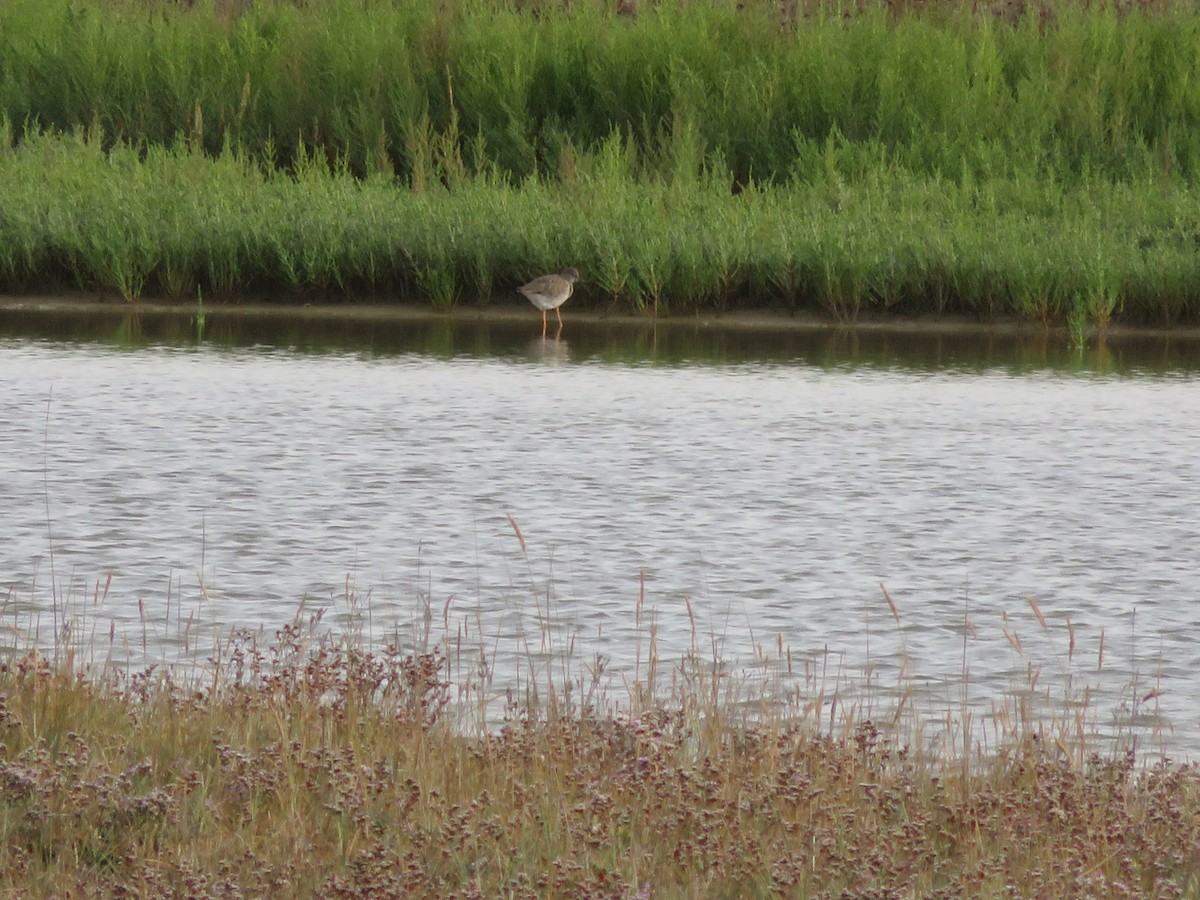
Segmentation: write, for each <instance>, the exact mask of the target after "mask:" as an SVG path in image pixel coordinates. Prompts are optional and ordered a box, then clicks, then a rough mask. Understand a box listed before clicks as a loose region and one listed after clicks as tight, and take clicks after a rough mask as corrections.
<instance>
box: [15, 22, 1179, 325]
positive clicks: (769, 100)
mask: <svg viewBox="0 0 1200 900" xmlns="http://www.w3.org/2000/svg"><path fill="white" fill-rule="evenodd" d="M896 8H897V7H892V9H891V11H890V12H889V11H888V10H887V9H885V7H884V6H883V5H874V4H871V3H863V4H857V5H855V6H854V7H853V8H852V9H851V10H850V12H849V13H848V14H847V13H846V11H845V10H843V9H841V8H838V7H836V6H834V5H831V4H823V3H812V4H799V3H794V2H793V3H768V2H758V3H750V4H740V3H739V4H734V3H733V2H728V3H726V2H716V3H707V4H690V3H688V4H682V3H673V2H671V3H660V4H653V5H643V6H641V7H637V6H633V5H630V4H624V5H622V6H621V9H623V10H625V11H627V12H628V11H633V12H635V13H636V14H635V15H619V14H618V11H617V7H615V6H613V5H611V4H607V3H600V2H583V3H577V4H572V5H570V6H569V7H568V8H565V9H564V8H559V7H557V6H552V5H549V4H529V5H527V6H523V5H521V4H514V3H509V2H504V0H458V2H451V3H443V4H428V3H424V2H407V0H395V2H392V3H388V4H376V3H371V4H363V3H361V2H356V0H320V2H315V3H304V4H294V3H290V2H286V0H264V2H259V3H253V4H249V3H247V4H235V3H224V2H211V3H199V4H195V5H191V6H187V7H184V6H175V5H163V4H160V3H156V2H151V0H129V2H112V0H108V2H106V0H49V2H47V0H13V2H11V3H6V4H4V5H3V6H2V7H0V72H2V73H3V78H0V116H3V122H4V125H3V128H2V131H3V134H2V135H0V138H2V140H0V196H3V197H4V198H5V199H4V203H3V204H2V205H0V290H8V291H31V290H45V289H48V288H54V287H80V288H83V289H85V290H89V291H95V290H98V291H102V292H114V293H116V294H117V295H119V296H122V297H124V298H126V299H129V300H134V299H137V298H138V297H140V296H142V295H143V294H147V293H149V294H157V295H164V296H167V297H171V298H176V299H185V300H194V299H195V297H196V296H197V293H199V294H200V295H201V296H204V297H210V298H211V297H216V298H218V299H226V300H232V299H235V298H237V297H239V296H244V295H246V294H247V293H254V294H261V295H266V294H269V295H271V296H275V297H280V298H291V299H311V298H313V297H320V298H322V299H325V298H333V299H347V300H350V299H364V298H365V299H377V300H378V299H384V300H391V299H395V298H396V297H405V298H410V299H423V300H426V301H432V302H433V303H434V304H436V305H438V306H440V307H443V308H446V307H449V306H451V305H453V304H454V303H456V302H459V301H460V300H461V301H468V302H470V301H477V300H481V299H486V298H488V297H490V296H492V295H494V294H508V293H509V291H510V290H511V288H512V286H513V285H516V284H520V283H522V282H523V281H525V280H527V279H528V278H529V277H530V276H531V275H533V274H537V273H538V272H541V271H547V270H554V269H558V268H561V267H562V266H564V265H567V264H571V265H575V266H577V267H579V268H580V269H581V270H583V272H584V274H585V280H586V284H584V285H583V286H581V291H580V298H579V299H578V300H576V301H572V302H573V303H591V304H593V305H596V306H601V307H603V308H610V309H611V308H617V309H624V310H642V311H648V312H654V313H662V312H689V311H692V310H720V309H728V308H733V307H738V306H756V307H762V306H777V307H781V308H788V309H805V310H819V311H823V312H825V313H828V314H829V315H831V316H832V317H834V318H837V319H840V320H845V321H850V320H854V319H855V318H857V317H858V316H859V315H862V314H878V313H896V312H899V313H903V314H909V315H912V314H942V313H947V312H954V313H963V314H967V315H974V316H978V317H981V318H990V317H993V316H998V315H1011V316H1017V317H1021V318H1024V319H1029V320H1032V321H1037V322H1044V323H1069V324H1071V325H1073V326H1074V327H1075V328H1076V330H1077V331H1080V332H1082V330H1083V329H1085V328H1086V327H1089V326H1096V327H1101V328H1102V327H1104V326H1105V325H1107V324H1108V323H1109V322H1110V321H1112V320H1113V319H1123V320H1126V321H1130V322H1153V323H1156V324H1168V325H1169V324H1175V323H1178V322H1182V321H1188V322H1195V321H1200V289H1198V288H1197V285H1200V277H1197V276H1198V275H1200V272H1197V249H1198V247H1200V202H1198V200H1197V194H1196V188H1195V184H1196V179H1197V177H1198V175H1200V82H1197V81H1196V80H1195V79H1194V78H1193V77H1192V75H1191V73H1193V72H1194V71H1196V70H1197V67H1200V17H1198V16H1197V15H1196V14H1195V11H1194V10H1193V9H1192V8H1191V6H1190V5H1189V4H1182V3H1181V4H1166V3H1164V4H1161V5H1155V6H1148V7H1139V8H1137V9H1123V8H1120V7H1116V6H1107V5H1104V6H1087V5H1083V4H1076V3H1072V2H1062V3H1059V4H1052V5H1044V6H1040V7H1038V8H1036V9H1034V8H1032V7H1030V8H1028V9H1025V8H1024V7H1021V8H1015V7H1011V6H1001V5H994V6H988V5H983V6H980V5H970V6H968V5H962V4H954V3H944V4H932V5H930V6H927V7H925V8H923V9H922V10H910V11H908V12H904V13H902V14H896V12H895V9H896ZM1014 9H1016V12H1015V13H1014ZM1022 10H1024V11H1023V12H1022ZM118 36H119V37H118Z"/></svg>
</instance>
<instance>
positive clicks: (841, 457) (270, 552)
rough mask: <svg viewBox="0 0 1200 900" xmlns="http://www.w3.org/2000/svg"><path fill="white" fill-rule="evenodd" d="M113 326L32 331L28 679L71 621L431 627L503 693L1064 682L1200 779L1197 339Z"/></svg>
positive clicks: (130, 631)
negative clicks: (587, 675) (616, 680)
mask: <svg viewBox="0 0 1200 900" xmlns="http://www.w3.org/2000/svg"><path fill="white" fill-rule="evenodd" d="M95 315H96V320H95V322H92V323H88V322H86V321H82V324H81V320H82V319H83V317H81V316H79V315H74V316H70V317H60V318H58V319H55V318H54V317H53V316H45V315H40V316H30V315H27V314H21V315H15V314H12V313H9V314H8V317H7V318H6V319H3V323H2V324H0V335H7V336H0V386H2V387H3V390H0V421H2V422H3V423H4V428H3V430H2V431H0V496H2V497H3V498H4V503H3V506H2V507H0V533H2V534H3V535H4V539H3V540H2V541H0V578H2V581H0V590H2V591H3V592H4V594H5V595H7V600H6V601H3V600H0V602H3V603H4V609H3V611H2V615H0V645H2V644H3V643H4V642H5V641H8V642H9V643H10V645H11V644H14V643H19V642H20V641H22V640H26V639H27V638H28V636H29V635H31V634H36V635H38V636H39V639H40V640H42V641H43V642H46V641H47V635H48V634H49V633H50V632H51V631H52V628H53V625H52V622H53V620H54V618H55V616H56V613H60V612H61V611H62V609H64V608H65V609H67V610H68V611H69V615H70V616H71V617H72V618H74V619H76V620H78V621H79V622H80V623H82V624H81V625H80V626H77V628H79V627H82V628H83V629H85V630H86V633H87V635H88V640H90V641H91V642H92V643H93V644H95V645H98V646H100V647H101V650H100V651H99V652H98V655H103V654H105V653H115V654H116V656H117V657H119V658H120V659H122V660H128V661H130V662H133V663H135V664H145V663H146V662H152V661H164V660H173V659H177V658H181V657H186V656H189V655H191V656H195V655H197V654H199V655H203V653H205V652H207V651H206V649H205V647H204V644H203V641H201V640H200V639H199V637H198V635H199V634H200V633H201V632H204V631H205V630H206V629H207V630H209V631H212V632H214V633H228V629H230V628H233V627H247V628H258V627H265V628H266V629H267V630H268V632H271V631H273V630H274V628H276V627H277V626H279V625H281V624H283V623H285V622H288V621H291V620H292V618H293V616H295V615H296V612H297V608H298V606H299V604H300V603H301V601H303V602H304V604H305V607H306V609H307V610H309V611H313V610H317V609H321V608H324V609H326V610H327V618H326V619H325V623H326V624H329V625H332V626H334V627H357V628H361V629H363V630H364V633H365V635H366V639H368V640H385V639H386V638H387V636H388V635H389V634H392V633H394V632H396V631H401V632H403V633H405V634H411V633H412V630H413V627H414V626H413V623H416V625H415V627H416V628H417V630H418V631H419V630H420V629H421V628H422V627H423V622H424V620H425V617H426V615H427V614H428V615H429V616H430V617H432V619H433V620H434V626H435V627H434V630H435V631H438V630H440V628H442V627H443V626H445V625H449V627H450V631H451V633H465V634H468V635H474V638H473V639H474V640H477V641H480V640H481V641H482V643H483V645H484V646H486V647H487V648H488V649H489V650H490V651H492V652H495V653H496V661H497V666H498V669H497V673H496V684H497V687H498V689H500V687H502V686H503V685H504V684H505V683H506V681H510V680H511V679H512V678H514V677H515V676H516V674H517V670H518V668H519V665H520V664H519V662H514V660H515V661H519V660H525V661H526V663H527V662H528V660H529V659H530V658H531V657H533V658H539V657H540V656H541V655H542V651H543V650H548V651H554V652H557V651H562V650H565V649H566V648H567V647H568V644H569V642H572V641H573V644H571V647H570V649H571V652H572V653H573V655H574V657H575V658H577V659H579V660H582V661H585V662H586V661H588V660H592V659H594V654H597V653H599V654H602V655H603V656H605V657H607V658H608V660H609V662H608V671H609V672H610V673H612V674H613V675H614V677H617V676H619V673H621V672H622V671H632V670H633V669H634V668H635V667H636V666H637V665H638V662H639V658H640V659H641V661H642V663H643V665H644V660H645V657H646V653H647V641H648V635H649V631H650V625H649V623H650V622H651V620H653V621H654V622H655V636H656V640H657V641H658V653H659V655H660V656H661V657H662V658H664V659H666V660H671V659H677V658H678V657H680V656H681V655H682V654H684V653H685V652H686V651H687V650H688V649H689V647H691V646H693V644H695V645H696V646H698V647H699V649H700V652H701V654H702V655H703V656H705V657H706V658H712V657H719V658H720V659H722V660H723V661H725V663H726V664H727V665H728V667H729V670H730V672H731V674H733V675H735V676H736V675H737V674H738V673H743V672H745V671H747V670H750V671H754V670H756V669H761V668H763V667H764V666H766V665H767V662H768V660H769V659H776V658H778V657H779V656H780V655H781V652H786V651H790V653H791V656H792V661H793V667H794V668H795V669H797V670H800V669H802V668H803V666H804V664H805V663H807V665H808V666H809V670H810V671H812V670H814V669H817V668H819V669H821V671H822V672H823V673H824V677H825V678H826V679H835V680H836V679H840V678H842V677H843V675H845V676H846V677H851V676H856V677H861V676H862V672H863V671H864V670H865V669H871V670H873V671H874V672H875V675H874V677H875V678H877V679H879V682H880V683H881V684H882V685H884V686H887V685H896V684H897V683H898V682H900V681H903V683H904V685H905V686H906V687H905V689H906V690H914V689H915V690H917V691H920V692H922V693H923V694H925V695H926V696H925V699H926V700H927V701H928V703H929V704H930V707H931V708H935V709H936V708H937V704H939V703H942V704H944V705H947V706H948V707H952V706H953V705H954V704H961V702H962V700H961V683H962V676H963V673H964V670H967V671H968V672H969V679H968V680H969V685H970V687H969V692H968V693H969V699H968V702H969V703H970V705H971V706H972V707H973V708H974V709H975V710H976V711H977V712H980V713H983V712H986V711H987V710H988V709H990V708H991V705H992V703H993V702H995V701H996V700H997V698H1005V697H1008V698H1012V697H1018V696H1022V695H1023V694H1024V693H1025V692H1026V690H1027V688H1028V687H1029V684H1030V682H1031V680H1033V679H1034V678H1035V676H1036V681H1037V686H1038V688H1041V689H1045V688H1047V687H1049V688H1051V689H1052V690H1051V693H1052V694H1053V695H1054V696H1056V697H1059V698H1061V697H1062V696H1063V694H1064V692H1065V691H1066V690H1068V687H1069V689H1070V690H1072V691H1076V690H1082V688H1083V687H1085V686H1086V687H1088V688H1089V689H1090V690H1091V691H1092V695H1091V697H1090V698H1089V710H1090V714H1092V715H1094V716H1095V717H1096V719H1097V721H1096V723H1095V724H1096V725H1097V727H1098V728H1099V729H1100V731H1101V733H1107V734H1113V733H1125V734H1129V733H1141V732H1144V733H1145V735H1146V739H1147V740H1152V741H1153V742H1155V744H1156V746H1161V747H1162V748H1164V749H1166V750H1167V751H1168V752H1170V753H1171V754H1172V755H1174V756H1177V757H1179V756H1190V755H1194V754H1195V753H1196V751H1197V749H1200V722H1198V721H1197V718H1198V715H1197V710H1198V709H1200V676H1198V675H1197V672H1200V650H1197V649H1196V645H1195V642H1194V641H1193V640H1192V635H1193V634H1194V633H1195V632H1196V630H1197V628H1198V627H1200V606H1198V605H1197V603H1196V600H1197V593H1198V588H1200V571H1198V567H1197V564H1196V551H1195V548H1196V547H1197V545H1198V544H1200V540H1198V539H1200V533H1198V532H1200V517H1198V516H1197V514H1196V511H1195V510H1196V508H1197V501H1198V500H1200V490H1198V489H1200V475H1198V474H1197V462H1196V461H1197V460H1198V459H1200V429H1197V428H1195V426H1194V423H1195V420H1196V412H1197V401H1196V396H1197V393H1196V392H1197V382H1198V381H1200V365H1198V364H1197V361H1196V357H1195V356H1194V352H1195V348H1194V347H1193V346H1192V344H1190V343H1188V342H1187V341H1178V340H1177V341H1176V342H1175V343H1174V344H1173V345H1168V346H1164V345H1163V344H1162V343H1161V342H1154V341H1149V340H1147V341H1145V342H1144V343H1142V344H1138V343H1136V342H1132V341H1130V342H1126V343H1124V344H1122V343H1116V342H1114V344H1113V345H1111V346H1108V347H1106V348H1104V349H1103V350H1101V351H1096V350H1092V351H1089V352H1087V353H1084V354H1079V353H1075V352H1073V351H1071V350H1070V349H1069V348H1067V347H1065V346H1061V345H1060V344H1059V343H1058V341H1056V340H1055V339H1052V338H1051V339H1047V338H1045V337H1041V338H1039V339H1037V340H1034V341H1032V342H1031V341H1023V340H1019V339H1017V338H1015V337H1012V336H1007V337H1005V336H993V337H991V338H982V339H981V338H980V337H979V336H978V335H964V334H953V333H945V334H938V335H933V336H930V335H926V334H921V333H916V332H914V333H910V334H908V335H897V334H892V333H883V332H880V333H871V332H867V333H861V334H858V335H848V334H844V333H843V334H838V333H831V332H827V331H820V330H818V331H806V330H788V331H786V332H781V333H778V334H776V335H775V336H774V337H771V336H769V335H763V334H761V333H757V332H754V331H752V330H745V331H732V332H731V331H719V330H715V329H709V328H704V327H701V326H699V325H694V326H688V327H685V328H683V329H652V328H648V327H647V326H645V325H613V326H608V327H598V326H594V325H592V326H587V325H581V324H576V325H574V326H573V327H571V328H570V329H569V330H568V332H567V334H566V338H567V340H566V341H565V342H553V341H549V342H542V341H538V340H530V336H531V335H532V334H534V333H536V332H537V331H540V329H535V328H533V327H532V325H531V324H530V322H529V321H525V320H517V321H514V322H505V321H500V322H498V323H497V322H493V323H490V324H488V323H478V322H472V321H459V322H457V323H451V322H448V321H429V320H420V321H416V320H414V321H383V320H370V319H367V320H360V321H356V320H338V324H331V323H329V322H322V321H321V320H319V319H311V320H304V321H299V322H298V321H297V320H286V321H284V322H280V320H279V319H269V318H266V319H237V320H230V321H223V320H220V319H218V320H217V323H216V324H215V325H214V324H212V318H211V317H210V327H209V331H208V333H207V334H206V339H207V340H206V342H204V343H200V344H197V343H196V342H195V341H189V340H188V337H189V333H190V332H189V329H191V328H194V324H193V323H191V322H189V321H188V320H187V319H186V318H173V317H145V318H143V319H139V320H134V321H133V322H132V324H131V322H130V320H128V319H122V318H119V317H118V318H112V317H111V316H110V315H106V314H95ZM66 323H70V327H71V328H73V329H77V330H76V331H74V332H70V333H67V334H64V328H65V326H66ZM271 323H274V324H271ZM98 336H99V337H100V338H101V339H100V340H96V339H95V338H97V337H98ZM214 336H215V337H214ZM64 338H65V339H64ZM518 531H519V536H518ZM521 540H523V541H524V542H525V543H524V549H523V548H522V543H521ZM110 575H111V582H108V579H109V576H110ZM881 585H882V587H881ZM884 588H886V590H887V592H888V595H889V596H890V598H891V600H892V601H893V602H894V603H895V606H896V609H897V612H898V616H899V621H898V622H896V621H895V620H894V619H893V617H892V612H891V610H890V609H889V606H888V603H887V601H886V599H885V597H884ZM643 590H644V603H643V607H642V613H641V623H640V627H639V622H638V611H637V610H638V598H639V593H640V592H641V591H643ZM0 596H3V595H0ZM1031 600H1032V601H1033V602H1032V603H1031V602H1030V601H1031ZM1034 605H1036V608H1037V610H1040V612H1041V613H1042V614H1043V615H1044V616H1045V620H1046V625H1045V627H1044V628H1043V626H1042V624H1041V623H1040V622H1039V620H1038V618H1037V614H1036V611H1035V608H1034ZM364 611H366V612H364ZM366 613H369V620H368V621H367V622H366V623H365V624H364V622H363V621H362V617H363V616H364V615H365V614H366ZM547 617H548V618H549V621H550V624H545V620H546V619H547ZM964 618H965V619H966V620H968V621H969V623H970V625H969V628H967V629H966V630H965V635H964ZM189 619H190V622H189ZM1068 623H1070V625H1069V626H1068ZM110 627H111V628H112V629H113V633H115V634H118V635H121V636H122V637H121V638H120V639H119V640H116V641H115V643H114V644H110V642H109V633H110V631H109V629H110ZM10 634H11V635H14V637H11V638H10V637H6V635H10ZM18 635H19V636H20V637H17V636H18ZM1072 635H1073V644H1074V646H1073V649H1072ZM964 638H965V640H964ZM547 642H549V643H547ZM114 647H115V648H116V649H115V650H114V649H113V648H114ZM508 651H511V652H508ZM964 652H965V654H966V657H965V663H964ZM550 655H552V653H551V654H550ZM506 659H507V660H509V662H506ZM830 673H832V675H831V674H830ZM797 683H798V685H799V686H800V687H803V686H804V681H803V679H802V678H801V679H798V681H797ZM1152 693H1155V694H1156V696H1153V697H1151V698H1150V699H1149V700H1145V701H1144V702H1143V698H1145V697H1146V696H1147V695H1150V694H1152ZM960 712H961V709H960Z"/></svg>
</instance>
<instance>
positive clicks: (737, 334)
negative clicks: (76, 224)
mask: <svg viewBox="0 0 1200 900" xmlns="http://www.w3.org/2000/svg"><path fill="white" fill-rule="evenodd" d="M198 306H199V304H198ZM518 309H520V310H522V311H524V307H523V306H522V307H518ZM201 325H202V327H203V332H202V337H203V341H204V343H205V344H207V345H209V346H215V347H228V348H236V347H250V346H264V347H286V348H290V349H294V350H298V351H302V352H307V353H326V352H346V353H371V354H376V355H380V356H389V355H396V354H408V353H424V354H430V355H434V356H440V357H450V356H467V357H493V356H498V357H514V358H524V357H525V356H526V355H527V350H528V342H529V340H530V338H531V337H533V336H534V335H535V333H538V332H540V326H538V325H537V323H536V321H535V320H534V319H526V318H523V317H521V316H517V317H515V318H511V317H502V318H489V317H486V316H485V317H476V316H469V317H466V316H459V317H452V316H444V315H440V314H433V313H430V314H428V315H425V316H414V315H411V314H409V315H405V316H404V317H394V316H390V315H388V314H387V312H386V311H379V310H375V311H372V310H370V309H361V308H360V309H357V310H350V309H348V308H344V307H333V308H328V309H325V310H319V311H318V310H314V309H311V308H306V309H295V308H281V309H279V310H278V311H277V312H265V313H250V312H248V311H244V310H239V309H237V308H236V307H235V308H230V307H221V306H219V305H218V306H211V305H209V304H204V306H203V314H201V313H200V310H199V309H197V310H196V311H194V312H193V311H189V310H188V309H187V308H186V307H184V308H175V310H174V311H164V309H163V308H160V307H155V306H144V307H143V306H139V307H138V308H137V309H136V310H131V309H130V308H129V307H128V306H125V305H120V306H118V305H115V304H114V305H112V306H108V307H96V306H94V305H93V306H85V307H79V308H71V307H66V308H61V309H59V310H57V311H53V310H40V311H39V310H17V309H0V336H5V337H16V338H22V337H24V338H43V339H54V340H78V341H99V342H112V343H115V344H117V345H120V346H145V345H147V344H166V345H173V346H186V345H190V344H194V343H195V342H196V341H197V340H198V338H199V337H200V336H201V335H199V334H198V331H199V326H201ZM1086 334H1087V333H1085V337H1086ZM567 337H568V338H569V340H570V347H571V353H570V358H571V359H572V360H574V361H577V362H583V361H588V360H599V361H604V362H610V363H614V364H633V365H637V364H643V363H651V364H655V365H699V366H705V365H726V364H740V363H765V364H788V365H791V364H794V365H806V366H819V367H824V368H832V367H840V366H866V367H874V368H894V369H899V370H910V371H934V370H944V369H951V370H954V369H957V370H963V371H983V370H986V369H1002V370H1008V371H1012V372H1018V373H1019V372H1031V371H1040V370H1060V371H1080V372H1096V373H1121V372H1129V371H1144V372H1196V371H1200V337H1198V336H1194V335H1191V336H1189V335H1182V334H1174V335H1169V336H1165V335H1153V334H1145V333H1115V334H1114V333H1112V332H1109V333H1108V334H1101V333H1096V334H1094V335H1093V336H1091V337H1090V338H1087V339H1085V340H1083V341H1082V342H1077V343H1072V341H1071V336H1070V334H1069V333H1068V332H1066V331H1057V332H1053V331H1047V330H1045V329H1042V328H1027V329H1023V330H1015V329H996V330H991V329H973V330H972V329H964V330H960V331H952V330H944V331H939V330H936V329H929V328H923V327H921V326H919V325H915V326H909V327H906V328H903V329H878V328H862V327H860V328H842V327H820V326H812V327H796V326H793V325H789V324H788V323H787V322H786V321H785V320H777V321H776V323H775V324H772V323H771V322H770V321H767V322H765V323H764V324H762V325H759V326H755V327H747V326H730V325H722V324H720V320H717V321H716V322H715V323H714V324H708V325H705V324H700V323H699V322H698V321H696V320H692V319H682V320H667V321H664V320H658V321H643V320H629V319H626V320H619V321H600V322H597V321H595V320H590V321H589V320H588V319H581V318H576V319H574V320H572V322H571V326H570V331H569V335H567Z"/></svg>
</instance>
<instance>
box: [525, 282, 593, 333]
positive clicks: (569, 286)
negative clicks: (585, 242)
mask: <svg viewBox="0 0 1200 900" xmlns="http://www.w3.org/2000/svg"><path fill="white" fill-rule="evenodd" d="M578 280H579V270H578V269H563V270H562V271H561V272H559V273H557V274H554V275H539V276H538V277H537V278H535V279H533V281H531V282H529V284H526V285H522V286H521V287H519V288H517V293H519V294H524V295H525V298H526V299H527V300H528V301H529V302H530V303H532V304H533V305H534V306H536V307H537V308H538V309H540V310H541V311H542V337H545V336H546V313H547V312H549V311H550V310H554V314H555V315H556V316H558V327H559V329H560V330H561V329H562V313H561V312H559V311H558V308H559V307H560V306H562V305H563V304H564V303H566V302H567V298H568V297H570V296H571V292H572V291H573V290H575V282H577V281H578Z"/></svg>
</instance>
